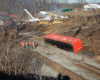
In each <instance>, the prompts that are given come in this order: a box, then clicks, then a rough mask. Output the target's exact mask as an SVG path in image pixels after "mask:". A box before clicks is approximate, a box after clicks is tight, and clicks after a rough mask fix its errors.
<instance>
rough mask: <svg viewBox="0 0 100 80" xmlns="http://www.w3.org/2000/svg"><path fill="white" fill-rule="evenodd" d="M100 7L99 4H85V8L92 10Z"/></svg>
mask: <svg viewBox="0 0 100 80" xmlns="http://www.w3.org/2000/svg"><path fill="white" fill-rule="evenodd" d="M98 8H100V5H99V4H87V5H84V10H92V9H98Z"/></svg>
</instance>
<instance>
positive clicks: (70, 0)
mask: <svg viewBox="0 0 100 80" xmlns="http://www.w3.org/2000/svg"><path fill="white" fill-rule="evenodd" d="M68 1H69V3H75V2H76V3H77V2H79V1H81V0H68ZM85 1H86V2H88V3H100V0H85Z"/></svg>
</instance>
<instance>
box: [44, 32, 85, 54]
mask: <svg viewBox="0 0 100 80" xmlns="http://www.w3.org/2000/svg"><path fill="white" fill-rule="evenodd" d="M44 40H45V41H46V42H48V43H51V44H53V45H57V47H60V48H63V49H66V50H70V51H73V52H74V53H76V52H78V51H79V50H81V49H83V45H82V40H81V39H80V38H74V37H68V36H62V35H58V34H53V33H51V34H49V35H46V36H45V37H44Z"/></svg>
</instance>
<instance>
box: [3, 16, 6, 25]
mask: <svg viewBox="0 0 100 80" xmlns="http://www.w3.org/2000/svg"><path fill="white" fill-rule="evenodd" d="M3 21H4V25H5V24H6V18H5V17H4V18H3Z"/></svg>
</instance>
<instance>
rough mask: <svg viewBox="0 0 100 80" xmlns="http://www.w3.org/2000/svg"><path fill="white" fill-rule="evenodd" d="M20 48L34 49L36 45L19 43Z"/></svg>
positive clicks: (29, 42) (33, 43)
mask: <svg viewBox="0 0 100 80" xmlns="http://www.w3.org/2000/svg"><path fill="white" fill-rule="evenodd" d="M20 45H21V47H23V48H30V49H36V46H37V44H36V43H35V42H31V41H28V42H20Z"/></svg>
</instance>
